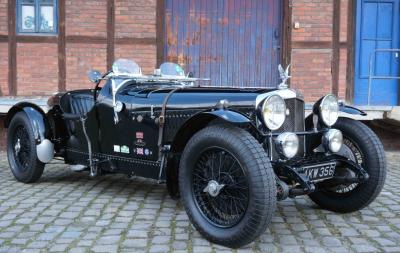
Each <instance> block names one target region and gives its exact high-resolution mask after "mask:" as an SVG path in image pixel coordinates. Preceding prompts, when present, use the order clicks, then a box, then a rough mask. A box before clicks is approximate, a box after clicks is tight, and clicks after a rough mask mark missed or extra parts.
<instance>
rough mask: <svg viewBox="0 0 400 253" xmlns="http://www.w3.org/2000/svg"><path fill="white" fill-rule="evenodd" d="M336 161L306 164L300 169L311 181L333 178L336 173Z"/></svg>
mask: <svg viewBox="0 0 400 253" xmlns="http://www.w3.org/2000/svg"><path fill="white" fill-rule="evenodd" d="M335 168H336V163H324V164H317V165H311V166H305V167H302V168H301V169H300V171H301V172H302V173H304V174H305V175H306V176H307V177H308V178H309V179H310V180H311V181H319V180H323V179H328V178H332V177H333V175H334V174H335Z"/></svg>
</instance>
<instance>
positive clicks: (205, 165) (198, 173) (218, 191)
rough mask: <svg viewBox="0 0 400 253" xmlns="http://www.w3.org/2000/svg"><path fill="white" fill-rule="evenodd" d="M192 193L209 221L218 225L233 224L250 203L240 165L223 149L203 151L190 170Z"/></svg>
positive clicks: (240, 217)
mask: <svg viewBox="0 0 400 253" xmlns="http://www.w3.org/2000/svg"><path fill="white" fill-rule="evenodd" d="M193 194H194V198H195V200H196V204H197V205H198V207H199V208H200V210H201V211H202V213H203V215H204V216H205V217H206V218H207V219H209V221H210V222H212V223H214V224H215V225H216V226H221V227H232V226H234V225H236V224H237V223H238V222H239V221H240V220H241V219H242V217H243V215H244V214H245V212H246V210H247V206H248V202H249V186H248V182H247V179H246V174H245V171H244V169H243V167H242V165H241V164H240V163H239V161H238V160H237V158H235V157H234V156H233V155H232V154H231V153H230V152H228V151H226V150H225V149H223V148H220V147H212V148H209V149H206V150H204V151H203V152H202V153H201V154H200V157H199V159H198V160H197V162H196V164H195V167H194V170H193Z"/></svg>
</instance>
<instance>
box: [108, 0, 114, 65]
mask: <svg viewBox="0 0 400 253" xmlns="http://www.w3.org/2000/svg"><path fill="white" fill-rule="evenodd" d="M114 40H115V4H114V0H107V69H111V67H112V64H113V62H114V56H115V52H114V51H115V46H114V43H115V41H114Z"/></svg>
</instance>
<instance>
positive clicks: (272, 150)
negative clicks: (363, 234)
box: [5, 59, 386, 247]
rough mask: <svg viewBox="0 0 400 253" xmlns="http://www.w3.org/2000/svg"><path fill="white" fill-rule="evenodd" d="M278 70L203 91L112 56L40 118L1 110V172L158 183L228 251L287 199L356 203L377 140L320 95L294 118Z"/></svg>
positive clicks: (367, 181)
mask: <svg viewBox="0 0 400 253" xmlns="http://www.w3.org/2000/svg"><path fill="white" fill-rule="evenodd" d="M280 74H281V78H282V83H281V84H280V85H279V88H278V89H262V88H247V89H243V88H226V87H223V88H222V87H207V86H201V85H198V81H199V79H196V78H192V77H191V76H192V75H190V74H189V75H187V76H186V75H185V73H184V71H183V70H182V68H181V67H179V66H178V65H176V64H173V63H164V64H162V65H161V66H160V69H156V70H155V71H154V74H152V75H143V74H142V72H141V69H140V67H139V66H138V65H137V64H136V63H134V62H133V61H129V60H124V59H120V60H117V61H116V62H115V63H114V65H113V69H112V70H111V71H110V72H108V73H106V74H104V75H101V74H100V73H99V72H97V71H91V72H90V73H89V78H90V80H91V81H92V82H94V83H95V88H94V89H87V90H75V91H69V92H64V93H59V94H56V95H54V96H53V97H51V98H50V99H49V101H48V106H49V109H48V111H46V112H45V111H43V110H42V109H41V108H40V107H39V106H37V105H35V104H32V103H28V102H23V103H19V104H17V105H15V106H14V107H13V108H12V109H11V110H10V111H9V112H8V114H7V118H6V123H5V124H6V127H7V128H8V148H7V150H8V160H9V164H10V168H11V171H12V173H13V174H14V176H15V178H16V179H17V180H18V181H21V182H25V183H32V182H35V181H37V180H38V179H39V178H40V176H41V175H42V173H43V169H44V166H45V164H46V163H49V162H50V161H51V160H52V159H53V158H58V159H63V160H64V161H65V163H66V164H70V165H71V167H72V168H73V169H74V170H88V171H89V172H90V175H91V176H93V177H95V176H99V175H102V174H106V173H125V174H127V175H128V176H141V177H147V178H153V179H155V180H158V182H160V183H161V182H165V183H166V185H167V188H168V190H169V193H170V195H171V196H172V197H174V198H178V197H180V198H181V199H182V202H183V205H184V207H185V209H186V211H187V214H188V216H189V218H190V220H191V221H192V223H193V224H194V226H195V227H196V228H197V229H198V231H199V232H200V233H201V234H202V235H203V236H204V237H206V238H207V239H208V240H210V241H212V242H215V243H218V244H222V245H225V246H229V247H240V246H243V245H245V244H248V243H250V242H252V241H253V240H255V239H256V238H257V237H258V236H259V235H260V234H261V233H263V232H264V231H265V229H266V227H267V226H268V224H269V223H270V221H271V218H272V215H273V214H274V211H275V206H276V202H277V201H279V200H283V199H285V198H288V197H290V198H294V197H296V196H299V195H309V196H310V198H311V199H312V200H313V201H314V202H315V203H317V204H318V205H320V206H321V207H323V208H326V209H329V210H332V211H336V212H352V211H355V210H359V209H361V208H363V207H365V206H367V205H368V204H369V203H371V201H373V200H374V199H375V198H376V196H377V195H378V194H379V192H380V191H381V189H382V187H383V184H384V181H385V176H386V160H385V154H384V150H383V147H382V144H381V142H380V141H379V139H378V137H377V136H376V135H375V134H374V133H373V132H372V131H371V130H370V129H369V128H368V127H367V126H366V125H364V124H363V123H361V122H359V121H355V120H352V119H350V118H346V116H345V115H348V114H364V113H363V112H362V111H359V110H357V109H356V108H353V107H349V106H345V105H344V104H341V103H338V100H337V99H336V97H335V96H333V95H331V94H328V95H326V96H324V97H323V98H321V99H320V100H318V101H317V102H316V103H315V105H314V107H313V110H312V113H311V114H310V115H309V116H307V117H305V108H304V100H303V98H302V96H301V94H299V93H298V92H296V91H294V90H291V89H288V88H287V86H286V79H287V78H289V76H288V70H286V71H285V70H283V69H282V68H280ZM103 80H104V81H105V82H102V81H103ZM203 82H204V80H203ZM101 83H104V85H103V86H102V87H101V86H100V84H101ZM339 115H340V117H339ZM342 116H343V117H342Z"/></svg>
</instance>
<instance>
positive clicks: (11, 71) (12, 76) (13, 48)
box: [8, 0, 17, 96]
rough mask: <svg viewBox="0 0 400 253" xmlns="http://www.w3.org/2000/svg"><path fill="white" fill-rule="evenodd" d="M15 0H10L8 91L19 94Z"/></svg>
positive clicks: (11, 93) (12, 94)
mask: <svg viewBox="0 0 400 253" xmlns="http://www.w3.org/2000/svg"><path fill="white" fill-rule="evenodd" d="M15 2H16V1H15V0H8V93H9V95H11V96H15V95H17V42H16V38H15V36H16V24H15V22H16V15H15V12H16V7H15Z"/></svg>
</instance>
